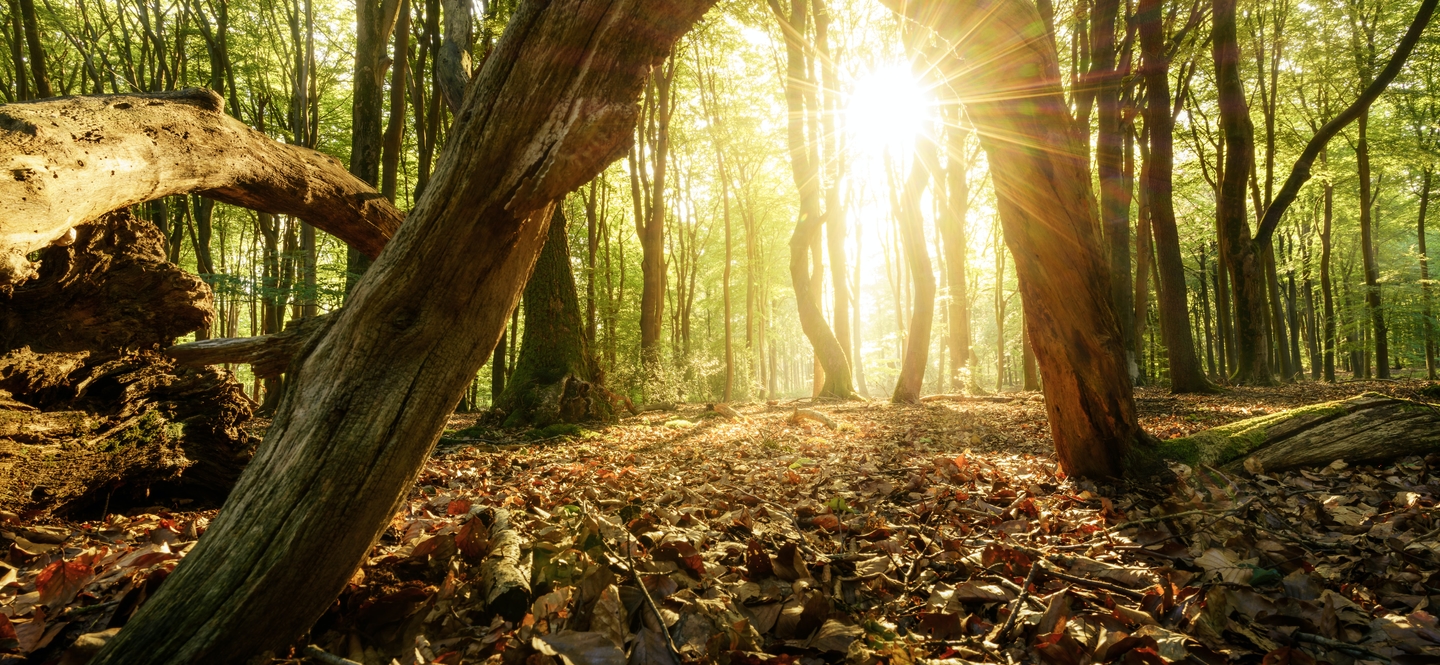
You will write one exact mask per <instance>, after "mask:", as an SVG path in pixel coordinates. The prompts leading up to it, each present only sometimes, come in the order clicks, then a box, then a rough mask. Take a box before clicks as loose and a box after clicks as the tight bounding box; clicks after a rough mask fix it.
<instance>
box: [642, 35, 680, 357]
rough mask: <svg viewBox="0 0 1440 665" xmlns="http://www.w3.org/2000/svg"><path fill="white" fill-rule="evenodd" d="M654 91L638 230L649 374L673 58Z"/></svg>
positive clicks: (660, 296) (657, 333) (658, 313)
mask: <svg viewBox="0 0 1440 665" xmlns="http://www.w3.org/2000/svg"><path fill="white" fill-rule="evenodd" d="M651 80H652V85H653V86H654V89H655V107H654V108H653V109H652V110H651V113H653V114H654V122H655V137H654V141H655V145H654V147H653V148H652V150H653V154H652V157H651V163H650V166H651V169H652V170H653V178H652V180H651V186H652V187H653V190H651V191H650V192H648V193H647V194H648V202H649V204H650V205H649V207H648V209H647V210H645V211H644V212H645V216H644V218H643V224H642V223H641V221H640V219H639V218H637V221H636V223H637V224H640V225H641V228H640V229H639V235H640V248H641V252H642V256H641V259H640V273H641V290H640V356H641V362H642V363H644V365H645V367H646V368H647V369H648V371H651V372H653V371H656V370H657V369H658V368H657V367H656V364H657V363H659V362H660V341H661V333H662V332H663V326H664V322H665V176H666V172H667V167H668V166H669V165H668V163H667V160H668V158H669V153H670V114H671V113H672V112H673V111H674V104H673V102H672V101H671V99H670V90H671V88H672V85H673V83H674V81H675V58H674V56H673V55H672V56H671V57H670V59H669V60H667V61H666V63H665V64H664V66H661V67H657V68H656V69H655V70H654V71H653V72H652V73H651Z"/></svg>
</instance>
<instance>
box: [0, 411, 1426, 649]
mask: <svg viewBox="0 0 1440 665" xmlns="http://www.w3.org/2000/svg"><path fill="white" fill-rule="evenodd" d="M1367 390H1370V391H1376V392H1382V393H1386V394H1390V395H1394V396H1398V397H1407V398H1412V399H1420V400H1422V401H1429V402H1436V401H1440V395H1437V391H1436V390H1435V386H1434V385H1433V384H1430V385H1429V386H1428V388H1427V384H1425V383H1424V382H1352V383H1344V384H1338V385H1322V384H1313V383H1303V384H1298V385H1294V386H1288V387H1283V388H1274V389H1236V390H1230V391H1228V392H1226V393H1225V394H1223V395H1219V396H1171V395H1169V394H1167V393H1165V392H1164V391H1161V390H1158V389H1140V390H1139V391H1138V394H1137V397H1138V403H1139V409H1140V414H1141V420H1142V423H1143V425H1144V426H1145V428H1146V429H1147V430H1148V431H1150V432H1152V433H1154V434H1155V435H1157V436H1160V437H1162V438H1169V437H1173V436H1181V435H1185V434H1189V433H1193V432H1196V431H1199V430H1201V429H1205V428H1208V427H1213V426H1215V425H1219V424H1223V423H1227V422H1232V421H1234V420H1238V419H1242V418H1247V417H1251V416H1257V415H1264V414H1267V413H1272V412H1274V411H1277V410H1282V409H1286V408H1291V407H1294V406H1299V405H1303V404H1311V403H1315V402H1319V401H1327V400H1331V399H1341V398H1345V397H1350V396H1353V395H1355V394H1358V393H1360V392H1363V391H1367ZM734 406H735V409H736V410H737V411H738V412H739V417H737V418H726V417H723V416H720V415H718V414H715V413H713V412H710V411H708V410H707V409H706V407H704V406H703V405H696V406H686V407H683V408H681V409H679V410H677V411H668V412H652V413H647V414H643V415H642V416H638V417H631V418H627V419H625V420H622V421H621V422H619V423H617V424H615V425H611V426H608V427H604V428H601V429H598V430H594V431H589V430H587V431H584V432H582V433H580V434H579V435H578V436H560V437H555V438H550V439H543V440H526V439H525V438H524V437H523V436H520V435H518V433H515V432H489V431H484V430H483V429H481V428H470V429H465V431H464V432H461V433H459V434H456V433H453V432H452V433H449V434H447V438H445V439H442V441H441V444H440V446H439V447H438V449H437V452H436V454H435V455H434V456H433V458H432V459H431V460H430V462H429V463H428V464H427V466H426V468H425V470H424V471H423V473H422V475H421V477H420V479H419V482H417V484H416V487H415V488H414V490H413V491H412V492H411V494H410V496H409V499H408V501H407V503H406V507H405V508H404V509H403V510H402V511H401V512H400V513H399V514H397V515H396V516H395V519H394V521H393V522H392V524H391V528H390V529H389V530H388V531H387V532H386V533H385V534H384V536H383V537H382V538H381V541H380V543H378V544H377V545H376V546H375V548H374V550H373V551H372V553H371V556H370V558H369V560H368V561H367V563H366V564H365V565H364V566H362V568H361V569H360V570H358V571H356V573H355V575H354V577H353V578H352V583H351V584H350V585H349V586H348V587H347V589H346V590H345V591H344V592H343V593H342V594H341V596H340V599H339V600H338V601H337V602H336V604H335V605H334V607H333V608H332V609H331V610H330V611H329V612H328V613H327V614H326V615H325V617H323V618H322V619H321V620H320V622H319V623H318V624H317V625H316V626H315V628H314V630H313V631H312V634H311V635H309V636H307V637H306V638H305V639H304V640H302V641H301V642H300V643H299V644H297V649H296V650H295V651H294V652H293V654H281V655H282V656H286V655H292V656H293V657H291V658H277V660H276V662H299V661H300V660H302V659H306V655H305V652H304V650H303V648H301V647H304V645H306V644H311V643H313V644H316V645H318V646H319V648H322V649H324V650H326V651H328V652H329V653H330V654H338V655H339V656H342V657H347V658H350V659H352V660H354V661H358V662H363V663H366V664H367V665H370V664H375V665H380V664H384V663H390V662H391V659H392V658H394V659H397V660H398V662H400V663H402V664H407V665H408V664H409V663H419V662H439V663H447V664H454V663H461V662H464V663H480V662H495V663H511V664H514V663H549V662H556V663H559V662H563V661H562V659H561V658H560V656H562V655H563V657H564V658H568V659H569V660H570V661H571V662H573V663H576V664H577V665H593V664H602V663H603V664H606V665H609V664H612V663H625V662H627V660H628V662H629V663H666V662H673V659H674V655H672V654H674V653H676V652H678V656H679V659H680V660H681V661H684V662H692V661H706V662H719V663H797V662H804V663H820V662H831V663H836V662H846V663H856V664H860V663H876V662H889V663H897V664H900V663H917V662H921V661H927V660H930V659H940V660H945V659H949V660H948V662H962V661H970V662H992V663H1015V662H1042V663H1051V664H1054V665H1086V664H1088V663H1102V662H1113V661H1117V660H1122V661H1124V663H1125V664H1126V665H1139V664H1144V665H1158V664H1162V663H1165V662H1175V661H1186V662H1191V663H1220V662H1227V661H1229V662H1255V663H1259V662H1261V661H1262V660H1263V662H1264V664H1265V665H1310V664H1311V663H1313V662H1329V663H1334V664H1335V665H1351V663H1356V662H1365V663H1387V662H1393V663H1399V664H1401V665H1421V664H1422V663H1434V662H1440V626H1437V622H1436V618H1435V616H1434V615H1432V614H1431V605H1432V604H1433V603H1435V602H1440V542H1437V536H1440V529H1437V527H1440V520H1437V519H1436V517H1435V515H1434V507H1435V503H1436V499H1437V497H1440V477H1435V476H1433V474H1434V473H1437V472H1440V455H1433V456H1431V457H1430V458H1426V459H1419V458H1411V459H1407V460H1400V461H1398V462H1397V463H1396V464H1394V465H1390V466H1386V467H1381V468H1373V467H1359V468H1357V467H1351V466H1347V465H1346V464H1345V463H1344V462H1343V461H1336V462H1335V463H1334V464H1332V465H1330V466H1329V467H1326V468H1323V469H1307V470H1301V471H1295V472H1286V473H1266V472H1264V471H1263V470H1257V469H1251V470H1249V471H1239V472H1236V471H1227V470H1219V469H1211V468H1201V469H1190V468H1186V467H1182V466H1175V467H1174V470H1175V471H1176V473H1177V475H1178V477H1179V482H1175V483H1172V484H1168V485H1164V486H1151V487H1145V486H1131V485H1127V486H1097V485H1095V484H1093V483H1090V482H1085V481H1082V482H1074V481H1072V480H1070V479H1066V478H1065V477H1064V475H1063V474H1062V473H1059V472H1058V469H1057V465H1056V463H1055V461H1054V457H1053V453H1052V452H1051V450H1050V445H1051V444H1050V440H1049V433H1048V428H1047V426H1046V422H1045V411H1044V404H1043V400H1042V398H1041V396H1040V395H1039V394H1038V393H1014V394H1005V395H1002V396H996V397H992V398H985V399H981V400H970V401H934V402H929V403H926V404H923V405H920V406H896V405H890V404H885V403H837V404H824V403H821V404H810V403H809V401H808V400H805V401H800V402H791V401H780V402H778V403H772V404H763V403H756V404H737V405H734ZM797 408H798V409H813V410H815V411H818V412H820V413H821V414H823V415H824V417H825V418H828V419H829V420H830V421H831V423H829V424H827V423H825V422H822V421H821V420H820V419H813V418H797V416H796V409H797ZM473 421H474V417H473V416H471V417H467V416H463V415H458V416H456V417H455V418H454V419H452V423H451V428H452V430H461V429H464V428H466V427H468V426H469V425H470V424H471V423H472V422H473ZM832 424H833V426H834V427H833V428H832V427H831V426H830V425H832ZM532 436H533V434H532ZM464 439H468V440H464ZM1255 471H1259V472H1260V473H1254V472H1255ZM500 510H503V511H505V513H504V515H506V516H508V523H509V524H510V525H511V526H512V527H513V533H509V534H505V533H501V531H500V529H499V528H498V527H499V526H500V525H501V524H503V523H504V521H506V520H502V521H501V522H500V523H497V522H496V517H497V514H499V513H498V511H500ZM214 515H215V513H214V511H209V512H201V513H196V512H176V511H171V510H168V509H165V508H163V507H155V508H149V509H144V510H139V511H132V514H130V515H126V516H120V515H112V516H111V517H110V518H109V519H108V520H107V521H105V522H103V523H101V522H91V523H52V524H48V525H35V524H19V523H18V520H15V519H13V516H10V519H11V521H12V523H11V524H9V525H0V536H3V540H6V541H9V542H8V545H7V546H8V547H9V551H8V553H7V554H6V560H7V561H8V562H9V566H0V663H11V662H17V663H18V662H37V663H38V662H51V661H53V660H54V659H56V658H59V657H61V656H62V653H64V652H65V650H66V649H67V647H68V648H69V649H70V652H71V656H70V657H71V658H72V660H66V661H63V662H67V663H77V662H83V658H78V656H80V655H81V654H82V653H84V652H85V650H86V649H87V648H93V647H87V645H91V644H95V643H97V642H98V640H97V639H95V638H94V637H93V636H92V637H86V638H83V639H81V640H80V641H79V642H78V643H76V637H77V636H79V635H81V634H86V633H92V632H96V631H102V630H105V629H107V628H110V629H111V630H114V627H116V626H119V625H121V624H123V623H124V621H125V620H127V619H128V618H129V617H130V616H132V615H133V612H134V611H135V609H136V607H138V606H139V605H140V604H141V603H143V602H144V600H145V598H147V597H148V596H149V595H151V594H153V592H154V590H155V588H156V587H157V586H158V585H159V584H160V582H161V581H163V579H164V577H165V575H166V574H168V571H169V570H171V569H173V567H174V565H175V564H176V563H177V562H178V560H179V559H180V558H182V557H183V556H184V554H185V552H186V551H188V550H189V549H190V547H191V546H193V544H194V541H195V539H196V538H197V537H198V534H200V533H203V531H204V528H205V526H206V525H207V524H208V522H209V520H210V519H213V518H214ZM6 518H7V516H4V515H0V521H3V520H5V519H6ZM516 536H518V539H517V540H518V542H519V544H520V545H521V553H522V556H521V557H520V560H519V563H520V569H521V571H522V574H523V575H526V576H528V578H529V581H530V583H531V585H532V588H533V595H532V596H531V597H530V598H529V599H528V602H526V603H524V604H522V605H520V606H518V607H510V608H507V607H503V606H502V603H501V602H499V601H496V602H493V603H491V604H490V605H488V606H487V602H486V595H487V593H490V594H491V596H492V598H494V596H496V595H499V592H501V591H505V590H506V588H504V587H503V585H502V586H501V587H499V588H495V587H492V586H490V584H491V582H492V581H493V579H494V578H495V577H496V576H495V575H493V574H492V575H488V576H487V575H483V574H482V569H485V570H494V569H495V568H496V566H497V564H499V563H501V561H500V560H499V559H498V558H497V557H498V554H499V553H500V552H499V551H500V550H503V549H504V547H503V546H500V547H494V548H492V545H495V544H497V543H500V544H503V543H506V542H513V541H511V538H512V537H516ZM0 544H4V543H3V542H0ZM492 550H495V551H492ZM487 557H489V561H488V563H487ZM501 577H502V578H503V576H501ZM637 580H638V581H639V582H638V583H637ZM641 584H643V588H642V586H641ZM492 591H493V593H492ZM497 612H503V614H508V615H510V616H511V619H512V620H509V621H507V620H506V618H505V616H504V615H502V614H497ZM657 616H659V617H663V621H664V623H665V625H666V626H667V627H668V628H669V630H668V634H669V636H671V638H672V640H673V644H671V643H669V641H667V640H666V637H665V636H666V632H662V631H660V630H658V626H659V622H658V621H657V619H656V617H657ZM72 643H75V644H74V646H70V645H71V644H72ZM308 662H322V661H318V660H309V661H308ZM330 662H336V661H330Z"/></svg>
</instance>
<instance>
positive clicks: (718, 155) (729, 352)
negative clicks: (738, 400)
mask: <svg viewBox="0 0 1440 665" xmlns="http://www.w3.org/2000/svg"><path fill="white" fill-rule="evenodd" d="M715 159H716V160H718V162H719V164H718V166H719V167H720V199H721V208H722V214H723V215H724V221H725V268H724V270H723V271H721V276H720V278H721V280H722V281H723V285H722V288H721V291H722V297H723V298H724V300H725V389H724V390H723V391H722V393H721V399H722V400H723V401H726V402H729V401H730V400H732V399H734V390H735V346H734V343H733V341H732V339H733V335H732V334H731V331H730V266H731V263H732V262H733V261H734V256H733V253H734V243H733V241H732V236H731V233H730V175H729V173H728V172H727V171H726V170H725V156H724V153H722V152H720V150H719V146H716V151H715Z"/></svg>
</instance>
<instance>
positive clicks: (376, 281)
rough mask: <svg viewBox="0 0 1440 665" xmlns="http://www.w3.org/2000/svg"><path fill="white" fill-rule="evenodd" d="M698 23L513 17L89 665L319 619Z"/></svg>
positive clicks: (218, 648) (251, 641)
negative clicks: (234, 459) (408, 187)
mask: <svg viewBox="0 0 1440 665" xmlns="http://www.w3.org/2000/svg"><path fill="white" fill-rule="evenodd" d="M708 6H709V3H707V2H703V1H702V2H683V1H676V2H664V1H658V2H651V3H646V4H644V5H614V4H613V3H608V2H600V1H598V0H549V1H546V0H534V1H531V2H524V3H522V4H521V5H520V7H519V8H518V9H517V10H516V12H515V15H514V16H513V17H512V18H511V20H510V23H509V25H508V27H507V28H506V31H505V35H504V36H503V37H502V38H501V39H500V41H499V43H498V44H497V46H496V50H495V53H494V54H492V56H491V57H490V58H489V59H488V60H487V61H486V64H485V66H484V67H483V68H482V70H481V73H480V75H479V76H478V77H477V79H476V81H475V82H474V84H473V87H472V89H471V91H470V93H469V94H467V96H466V102H465V105H464V107H463V108H462V109H461V111H460V113H459V114H458V116H457V120H456V123H455V126H454V128H453V130H452V131H453V135H452V139H453V140H452V141H451V142H450V144H449V148H447V149H446V150H445V151H444V153H443V154H442V156H441V159H440V164H439V168H438V169H437V171H436V174H435V178H434V180H433V181H432V182H431V183H430V186H429V187H427V189H426V192H425V193H424V195H423V196H422V197H421V199H420V201H419V202H418V204H417V205H416V207H415V209H414V211H413V212H412V213H411V215H410V216H409V218H408V219H407V221H406V223H405V224H404V225H403V226H402V227H401V228H400V230H399V232H397V233H396V235H395V238H394V239H393V240H392V241H391V242H390V244H389V245H388V246H387V247H386V250H385V251H384V252H383V253H382V254H381V255H380V257H379V258H378V259H377V261H376V263H375V265H374V267H373V268H372V270H370V271H369V272H368V273H367V274H366V275H365V276H364V278H362V280H361V282H360V283H359V284H358V285H357V286H356V288H355V290H354V291H353V292H352V293H351V295H350V302H349V304H348V305H347V306H346V308H345V309H344V310H343V313H342V314H341V315H340V317H339V319H338V320H337V321H336V322H335V324H334V325H333V326H332V327H331V328H330V329H329V331H327V333H326V334H325V335H324V336H323V337H322V338H321V339H319V340H318V341H317V342H316V347H315V351H314V352H313V353H311V354H310V355H309V356H308V357H306V358H305V359H303V360H302V361H300V362H299V366H298V368H297V369H295V370H293V371H292V380H293V381H294V384H293V387H292V389H291V390H290V391H288V392H287V394H286V397H285V398H283V399H282V401H281V405H280V409H279V410H278V411H277V413H276V416H275V419H274V422H273V424H272V425H271V427H270V430H269V432H268V434H267V435H266V440H265V442H264V443H263V444H262V445H261V447H260V450H259V452H258V453H257V455H256V457H255V460H254V461H253V462H252V463H251V464H250V465H249V466H248V467H247V468H246V470H245V473H244V475H243V476H242V478H241V480H240V483H239V484H238V485H237V486H236V489H235V491H234V492H233V493H232V495H231V498H230V500H229V501H228V502H227V504H226V506H225V508H224V510H222V511H221V512H220V515H219V517H218V518H216V519H215V521H214V522H212V524H211V527H210V530H209V531H207V532H206V533H205V535H204V537H203V538H202V539H201V541H200V542H199V543H198V544H197V545H196V546H195V548H194V549H192V550H191V551H190V553H189V555H188V556H186V557H185V559H184V561H183V562H181V564H180V565H179V566H178V567H177V568H176V569H175V572H174V573H172V574H171V575H170V577H169V578H167V579H166V582H165V584H164V586H162V587H161V588H160V591H159V592H158V593H157V594H156V595H155V596H154V597H152V598H151V599H150V601H149V602H147V603H146V604H145V605H144V606H143V607H142V608H141V610H140V612H139V613H138V614H137V615H136V616H135V617H134V618H133V619H131V621H130V622H129V623H128V624H127V625H126V626H125V630H123V631H121V633H120V634H119V635H117V636H116V637H115V638H114V639H112V640H111V641H110V642H109V643H108V644H107V645H106V647H105V649H104V650H103V651H102V652H101V653H100V654H99V655H98V656H97V657H96V659H95V660H94V661H92V663H94V665H108V664H111V663H132V662H133V663H140V662H144V663H191V662H208V663H243V662H246V661H248V660H249V659H250V658H251V657H253V656H254V655H256V654H257V653H259V652H261V651H263V650H266V649H273V648H277V647H279V646H282V645H284V644H288V643H289V642H290V641H291V640H292V639H294V638H295V637H296V636H297V635H299V634H300V633H301V632H302V631H304V630H305V629H306V627H307V626H309V625H310V624H311V623H312V622H313V621H314V620H315V619H316V618H317V617H319V616H320V615H321V613H322V612H324V610H325V609H326V608H327V607H328V606H329V605H330V604H331V602H333V600H334V598H335V597H336V594H337V593H339V591H340V590H341V589H342V588H343V587H344V586H345V584H346V580H347V579H348V578H349V577H350V575H351V574H352V573H353V572H354V570H355V568H356V566H358V565H359V564H360V563H361V562H362V561H363V560H364V559H365V556H366V553H367V552H368V550H369V548H370V546H371V544H372V543H374V542H375V539H376V538H377V537H378V536H379V535H380V534H381V532H383V531H384V529H385V528H386V527H387V526H388V525H389V523H390V520H391V518H392V517H393V515H394V510H395V507H396V506H397V505H398V504H399V502H400V501H401V498H402V497H403V495H404V493H405V492H406V490H407V489H408V488H409V487H410V485H411V484H412V483H413V482H414V479H415V477H416V476H417V474H418V473H419V470H420V468H421V465H422V464H423V462H424V460H425V459H426V457H427V456H428V455H429V453H430V450H431V448H432V447H433V446H434V444H435V441H436V440H437V438H438V437H439V435H440V432H441V428H442V427H443V426H444V423H445V419H446V417H447V416H448V415H449V413H450V412H451V410H452V409H453V408H454V406H455V404H456V403H457V402H458V401H459V400H460V397H461V395H462V394H463V392H464V390H465V387H466V385H467V384H468V383H469V382H470V380H471V379H472V378H473V377H474V375H475V371H476V370H477V369H478V368H479V366H480V364H481V363H482V362H483V361H484V359H485V358H486V357H487V356H488V355H489V351H490V350H491V348H492V347H493V346H494V344H495V341H496V339H497V338H498V337H499V336H500V330H501V328H502V327H503V326H504V319H505V317H506V316H507V315H508V314H509V313H510V311H511V310H512V309H513V307H514V304H515V301H516V298H517V296H518V294H519V289H520V286H521V285H522V284H524V282H525V281H526V278H527V277H528V276H529V272H530V269H531V266H532V265H533V263H534V261H535V258H536V255H537V254H538V253H539V251H540V248H541V244H542V242H543V239H544V238H545V232H546V229H547V226H548V223H549V219H550V214H551V206H552V205H553V202H554V201H556V200H558V199H559V198H560V197H562V196H564V194H565V193H566V192H569V191H571V190H573V189H575V188H576V187H579V186H580V185H582V184H583V183H585V182H586V181H588V180H589V179H590V178H592V177H594V176H595V174H597V173H599V172H600V170H601V169H602V168H603V167H604V166H605V165H607V164H609V163H610V162H612V161H614V160H615V159H616V158H618V157H622V156H623V155H624V154H625V149H626V147H627V143H628V141H629V130H630V128H631V127H633V126H634V122H635V117H636V105H635V99H636V96H637V94H638V93H639V91H640V88H641V85H642V83H643V81H644V77H645V75H646V73H647V72H648V71H649V69H650V67H652V66H653V65H655V64H656V63H658V62H659V61H661V60H662V59H663V58H664V57H665V53H666V52H667V51H668V50H669V49H670V47H671V45H672V44H673V43H674V42H675V40H676V39H678V38H679V36H680V35H681V34H683V33H684V32H685V31H686V30H687V29H689V27H690V25H691V24H692V23H693V22H694V21H695V20H697V19H698V18H699V16H700V15H701V14H702V13H703V12H704V11H705V9H706V8H707V7H708ZM462 148H463V149H462ZM475 247H486V248H489V249H488V251H487V252H485V253H484V254H483V255H480V256H479V258H478V259H477V255H476V253H475V252H474V248H475Z"/></svg>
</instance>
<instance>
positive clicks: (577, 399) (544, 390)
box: [495, 205, 612, 427]
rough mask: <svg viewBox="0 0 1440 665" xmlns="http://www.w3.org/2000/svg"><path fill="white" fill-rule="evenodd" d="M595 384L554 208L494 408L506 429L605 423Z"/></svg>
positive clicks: (605, 404) (559, 215)
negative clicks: (515, 351)
mask: <svg viewBox="0 0 1440 665" xmlns="http://www.w3.org/2000/svg"><path fill="white" fill-rule="evenodd" d="M599 379H600V372H599V369H598V367H597V366H596V364H595V357H594V356H593V355H592V354H591V353H590V343H589V341H588V340H586V339H585V324H584V322H583V321H582V320H581V319H580V299H579V297H578V295H577V294H576V290H575V277H574V275H573V273H572V272H571V268H570V247H569V237H568V236H567V235H566V233H565V215H564V213H563V212H561V210H560V206H558V205H557V206H555V212H554V214H553V216H552V217H551V219H550V230H549V236H548V237H547V238H546V240H545V246H544V247H543V248H542V249H541V250H540V257H539V258H538V259H536V260H535V269H534V272H532V273H531V275H530V279H529V281H528V282H527V283H526V284H525V330H524V332H523V333H522V334H521V340H520V356H519V357H518V358H516V359H515V371H514V372H513V373H512V374H511V375H510V376H509V377H508V380H507V384H506V386H505V392H504V393H501V395H500V396H499V398H498V399H496V400H495V408H497V409H500V410H501V411H503V412H505V413H506V417H505V426H506V427H518V426H522V425H529V426H532V427H546V426H548V425H553V424H555V423H578V422H586V421H596V420H600V421H603V420H608V419H610V417H611V415H612V414H611V411H610V409H609V401H608V400H606V399H605V398H604V396H603V395H604V392H603V390H602V388H601V387H600V385H599Z"/></svg>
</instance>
